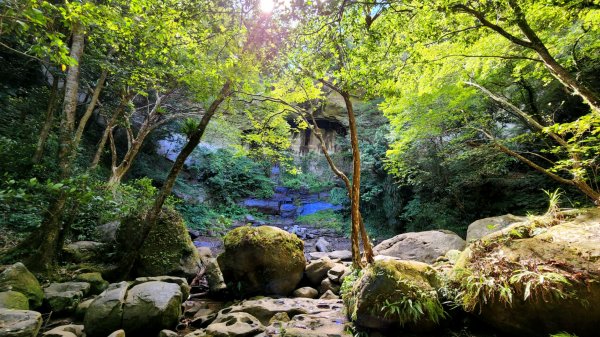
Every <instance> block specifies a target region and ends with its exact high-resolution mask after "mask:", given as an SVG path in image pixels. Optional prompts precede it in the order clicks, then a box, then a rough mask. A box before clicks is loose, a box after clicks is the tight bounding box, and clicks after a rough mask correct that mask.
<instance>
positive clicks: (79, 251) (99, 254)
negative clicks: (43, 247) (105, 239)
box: [63, 241, 105, 263]
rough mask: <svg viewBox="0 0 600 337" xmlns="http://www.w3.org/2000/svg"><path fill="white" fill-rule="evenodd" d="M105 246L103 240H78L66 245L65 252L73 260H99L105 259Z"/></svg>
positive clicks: (77, 261) (79, 261)
mask: <svg viewBox="0 0 600 337" xmlns="http://www.w3.org/2000/svg"><path fill="white" fill-rule="evenodd" d="M104 248H105V244H104V243H101V242H95V241H76V242H72V243H69V244H68V245H66V246H64V248H63V253H64V255H65V256H66V257H67V259H68V260H69V261H72V262H76V263H82V262H97V261H102V260H103V258H104Z"/></svg>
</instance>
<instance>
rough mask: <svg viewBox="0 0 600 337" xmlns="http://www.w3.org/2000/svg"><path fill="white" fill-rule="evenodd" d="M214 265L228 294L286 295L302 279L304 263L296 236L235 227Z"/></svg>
mask: <svg viewBox="0 0 600 337" xmlns="http://www.w3.org/2000/svg"><path fill="white" fill-rule="evenodd" d="M224 247H225V251H224V252H223V253H222V254H221V255H219V257H218V258H217V261H218V263H219V267H220V269H221V271H222V272H223V276H224V278H225V282H226V283H227V284H228V285H229V284H230V285H231V287H228V288H229V289H230V290H231V291H233V292H237V293H239V294H240V295H243V296H248V295H253V294H261V295H268V294H275V295H287V294H289V293H291V292H292V291H294V289H296V285H298V283H299V282H300V280H301V279H302V275H303V273H304V267H305V265H306V259H305V258H304V243H303V242H302V240H300V239H298V237H297V236H295V235H293V234H290V233H288V232H286V231H284V230H282V229H279V228H277V227H271V226H261V227H249V226H243V227H238V228H236V229H234V230H232V231H231V232H229V233H228V234H227V235H226V236H225V238H224Z"/></svg>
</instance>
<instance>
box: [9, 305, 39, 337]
mask: <svg viewBox="0 0 600 337" xmlns="http://www.w3.org/2000/svg"><path fill="white" fill-rule="evenodd" d="M41 326H42V314H40V313H39V312H36V311H29V310H13V309H0V336H2V337H35V336H37V334H38V331H39V330H40V327H41Z"/></svg>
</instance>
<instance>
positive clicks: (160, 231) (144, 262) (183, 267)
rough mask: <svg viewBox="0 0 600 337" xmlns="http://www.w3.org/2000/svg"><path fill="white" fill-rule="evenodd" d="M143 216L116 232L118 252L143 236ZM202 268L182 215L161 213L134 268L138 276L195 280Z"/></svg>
mask: <svg viewBox="0 0 600 337" xmlns="http://www.w3.org/2000/svg"><path fill="white" fill-rule="evenodd" d="M143 221H144V219H143V217H142V216H137V217H129V218H125V219H123V221H122V223H121V226H120V227H119V231H118V232H117V242H118V246H119V247H120V248H119V250H122V251H124V250H127V248H128V244H129V242H130V241H131V240H132V238H135V237H136V236H138V235H139V233H140V232H141V226H142V222H143ZM199 267H200V257H199V255H198V252H197V250H196V247H194V244H193V243H192V240H191V239H190V237H189V235H188V232H187V228H186V226H185V222H184V221H183V218H182V217H181V215H180V214H179V213H178V212H177V211H175V210H173V209H170V208H164V209H163V210H162V212H161V213H160V216H159V218H158V221H157V223H156V224H155V225H154V227H153V228H152V230H151V231H150V234H149V235H148V238H147V239H146V240H145V242H144V246H143V247H142V249H141V251H140V257H139V259H138V262H137V264H136V266H135V274H136V276H163V275H172V276H180V277H186V278H192V277H194V276H195V275H196V273H197V272H198V270H199Z"/></svg>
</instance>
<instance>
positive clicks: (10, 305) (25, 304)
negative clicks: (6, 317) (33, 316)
mask: <svg viewBox="0 0 600 337" xmlns="http://www.w3.org/2000/svg"><path fill="white" fill-rule="evenodd" d="M0 308H3V309H17V310H29V299H28V298H27V296H25V295H23V294H21V293H20V292H18V291H12V290H9V291H3V292H1V293H0Z"/></svg>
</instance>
